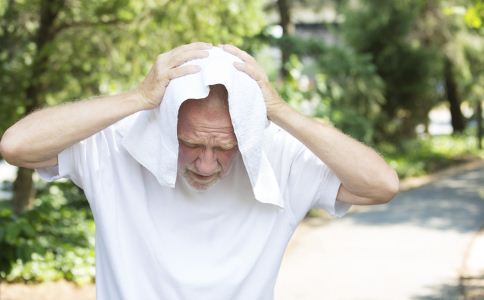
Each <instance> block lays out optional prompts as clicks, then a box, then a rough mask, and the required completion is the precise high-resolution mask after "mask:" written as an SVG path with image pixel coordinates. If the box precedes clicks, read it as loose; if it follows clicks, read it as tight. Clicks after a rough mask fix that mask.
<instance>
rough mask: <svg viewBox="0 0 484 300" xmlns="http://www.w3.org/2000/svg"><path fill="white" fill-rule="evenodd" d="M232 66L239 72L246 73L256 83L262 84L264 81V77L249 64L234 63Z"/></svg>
mask: <svg viewBox="0 0 484 300" xmlns="http://www.w3.org/2000/svg"><path fill="white" fill-rule="evenodd" d="M234 66H235V68H236V69H237V70H240V71H242V72H244V73H246V74H247V75H249V76H250V77H252V79H254V80H255V81H257V82H262V81H264V80H266V76H265V75H262V74H260V71H259V70H258V69H257V68H255V67H254V66H253V65H251V64H243V63H239V62H234Z"/></svg>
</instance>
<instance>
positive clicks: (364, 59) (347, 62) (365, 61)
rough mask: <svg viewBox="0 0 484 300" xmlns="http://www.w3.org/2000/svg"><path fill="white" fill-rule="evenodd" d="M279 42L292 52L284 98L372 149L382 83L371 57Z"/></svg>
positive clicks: (306, 42) (299, 41) (292, 40)
mask: <svg viewBox="0 0 484 300" xmlns="http://www.w3.org/2000/svg"><path fill="white" fill-rule="evenodd" d="M278 43H283V44H285V45H286V46H287V47H290V49H291V52H292V53H294V54H293V55H292V56H291V59H290V61H289V62H288V65H287V66H286V68H287V70H289V76H288V78H286V80H285V82H284V83H283V84H282V87H281V88H280V91H281V95H282V96H283V98H284V99H286V100H287V101H288V102H289V103H290V104H292V105H293V106H295V107H298V108H299V109H301V110H303V111H304V113H306V114H309V115H313V116H316V117H318V118H321V119H325V120H327V121H329V122H331V123H333V124H334V125H335V126H336V127H338V128H339V129H341V130H343V131H344V132H345V133H347V134H349V135H351V136H353V137H355V138H357V139H358V140H361V141H364V142H365V143H369V144H373V141H374V134H375V131H374V127H375V123H376V122H378V121H379V116H380V106H381V105H382V104H383V103H384V96H383V92H384V84H383V81H382V80H381V78H380V76H379V75H378V74H377V73H376V68H375V66H374V65H373V63H372V61H371V56H369V55H367V54H360V53H356V52H355V51H354V50H352V49H351V48H349V47H347V46H344V45H336V46H327V45H325V44H324V43H323V42H321V41H320V40H318V39H307V38H298V37H287V38H285V40H284V41H278ZM301 60H304V61H305V62H304V64H303V63H302V62H301Z"/></svg>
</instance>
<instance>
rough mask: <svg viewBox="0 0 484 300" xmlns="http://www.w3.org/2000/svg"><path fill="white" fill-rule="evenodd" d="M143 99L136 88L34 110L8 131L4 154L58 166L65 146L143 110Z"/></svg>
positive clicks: (24, 163) (25, 162)
mask: <svg viewBox="0 0 484 300" xmlns="http://www.w3.org/2000/svg"><path fill="white" fill-rule="evenodd" d="M140 99H141V98H140V97H139V95H138V94H137V92H136V91H133V92H128V93H123V94H119V95H114V96H104V97H97V98H95V99H92V100H83V101H79V102H72V103H67V104H62V105H59V106H55V107H48V108H45V109H41V110H38V111H35V112H33V113H31V114H29V115H28V116H26V117H25V118H23V119H21V120H20V121H18V122H17V123H15V124H14V125H13V126H11V127H10V128H8V129H7V131H5V134H4V135H3V137H2V140H1V143H0V149H1V152H2V156H3V157H4V158H5V160H7V161H8V162H9V163H11V164H14V165H17V166H20V167H25V168H41V167H49V166H55V165H56V164H57V154H58V153H60V152H61V151H62V150H63V149H65V148H67V147H69V146H70V145H72V144H74V143H76V142H79V141H81V140H83V139H85V138H87V137H89V136H91V135H93V134H94V133H96V132H98V131H100V130H102V129H104V128H105V127H107V126H109V125H111V124H113V123H115V122H116V121H118V120H120V119H122V118H123V117H125V116H128V115H130V114H132V113H135V112H137V111H140V110H142V109H144V106H143V105H142V104H143V103H142V102H141V101H140Z"/></svg>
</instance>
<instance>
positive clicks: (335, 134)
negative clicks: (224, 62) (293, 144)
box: [222, 45, 399, 205]
mask: <svg viewBox="0 0 484 300" xmlns="http://www.w3.org/2000/svg"><path fill="white" fill-rule="evenodd" d="M222 47H223V49H224V50H226V51H227V52H229V53H231V54H233V55H236V56H238V57H239V58H240V59H241V60H242V61H243V62H244V63H234V66H235V67H236V68H237V69H238V70H240V71H243V72H245V73H247V74H248V75H249V76H251V77H252V78H253V79H254V80H255V81H256V82H257V83H258V85H259V86H260V88H261V91H262V94H263V96H264V100H265V103H266V108H267V116H268V118H269V119H270V120H271V121H273V122H274V123H276V124H277V125H279V126H280V127H282V128H284V129H285V130H286V131H288V132H289V133H290V134H291V135H293V136H294V137H295V138H297V139H298V140H299V141H301V142H302V143H303V144H304V145H305V146H306V147H308V148H309V149H310V150H311V151H312V152H313V153H314V154H315V155H316V156H317V157H318V158H319V159H321V161H323V162H324V163H325V164H326V165H327V166H328V167H329V168H330V169H331V170H332V171H333V172H334V173H335V174H336V176H337V177H338V178H339V179H340V181H341V183H342V185H341V186H340V189H339V192H338V195H337V199H338V200H340V201H343V202H348V203H352V204H360V205H365V204H379V203H385V202H388V201H390V200H391V199H392V198H393V197H394V196H395V195H396V193H397V192H398V187H399V180H398V176H397V174H396V172H395V171H394V170H393V169H392V168H391V167H390V166H389V165H387V164H386V162H385V161H384V160H383V159H382V158H381V157H380V156H379V155H378V154H377V153H376V152H375V151H374V150H373V149H371V148H369V147H367V146H365V145H363V144H362V143H360V142H358V141H356V140H355V139H353V138H351V137H349V136H347V135H345V134H343V133H342V132H340V131H339V130H337V129H335V128H332V127H330V126H327V125H324V124H321V123H320V122H318V121H316V120H314V119H312V118H309V117H306V116H304V115H302V114H300V113H299V112H297V111H295V110H294V109H292V108H291V107H290V106H289V105H287V104H286V103H285V102H284V101H283V100H282V99H281V97H280V96H279V94H278V93H277V91H276V90H275V89H274V88H273V87H272V85H271V84H270V83H269V80H268V78H267V76H266V74H265V73H264V71H263V70H262V68H260V67H259V66H258V64H257V62H256V61H255V59H254V58H253V57H252V56H250V55H249V54H247V53H246V52H244V51H242V50H240V49H238V48H236V47H234V46H232V45H222Z"/></svg>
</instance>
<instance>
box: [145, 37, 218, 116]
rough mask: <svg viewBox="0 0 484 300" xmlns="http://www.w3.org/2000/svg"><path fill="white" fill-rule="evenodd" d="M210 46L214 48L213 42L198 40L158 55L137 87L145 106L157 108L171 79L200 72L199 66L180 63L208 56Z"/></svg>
mask: <svg viewBox="0 0 484 300" xmlns="http://www.w3.org/2000/svg"><path fill="white" fill-rule="evenodd" d="M210 48H212V45H211V44H208V43H202V42H196V43H191V44H187V45H182V46H179V47H177V48H174V49H172V50H170V51H168V52H165V53H162V54H160V55H158V57H157V59H156V62H155V64H153V66H152V67H151V70H150V72H149V73H148V75H147V76H146V78H145V79H144V80H143V82H141V83H140V85H139V86H138V87H137V89H136V91H137V93H138V94H139V98H140V101H142V102H143V106H144V107H146V109H153V108H156V107H157V106H158V105H160V103H161V100H162V99H163V95H164V94H165V90H166V87H167V86H168V83H169V82H170V80H172V79H174V78H177V77H181V76H184V75H188V74H193V73H197V72H199V71H200V67H199V66H196V65H186V66H183V67H180V65H182V64H184V63H185V62H187V61H189V60H192V59H197V58H204V57H208V55H209V53H208V51H207V50H209V49H210Z"/></svg>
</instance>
